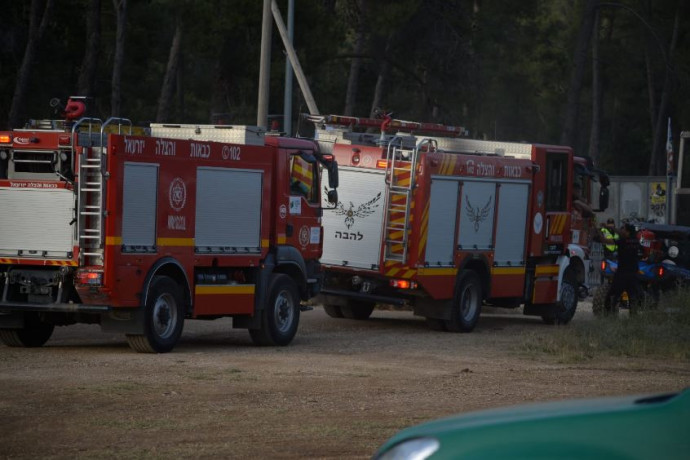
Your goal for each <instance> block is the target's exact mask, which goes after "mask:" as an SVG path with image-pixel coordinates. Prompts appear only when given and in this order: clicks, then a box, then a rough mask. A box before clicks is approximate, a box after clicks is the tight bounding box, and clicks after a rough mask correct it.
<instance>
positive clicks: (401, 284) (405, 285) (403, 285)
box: [390, 280, 417, 289]
mask: <svg viewBox="0 0 690 460" xmlns="http://www.w3.org/2000/svg"><path fill="white" fill-rule="evenodd" d="M390 285H391V287H394V288H397V289H416V288H417V283H415V282H414V281H409V280H391V281H390Z"/></svg>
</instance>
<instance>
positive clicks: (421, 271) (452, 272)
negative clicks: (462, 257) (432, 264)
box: [417, 268, 458, 276]
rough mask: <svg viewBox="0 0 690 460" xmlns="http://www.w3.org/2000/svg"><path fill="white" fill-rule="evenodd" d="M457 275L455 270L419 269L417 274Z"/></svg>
mask: <svg viewBox="0 0 690 460" xmlns="http://www.w3.org/2000/svg"><path fill="white" fill-rule="evenodd" d="M457 273H458V269H457V268H419V269H417V274H418V275H419V276H455V275H457Z"/></svg>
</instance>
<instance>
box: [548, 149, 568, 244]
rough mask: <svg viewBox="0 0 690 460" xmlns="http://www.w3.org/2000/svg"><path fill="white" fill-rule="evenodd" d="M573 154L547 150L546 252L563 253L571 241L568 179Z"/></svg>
mask: <svg viewBox="0 0 690 460" xmlns="http://www.w3.org/2000/svg"><path fill="white" fill-rule="evenodd" d="M571 162H572V156H571V155H570V154H568V153H565V152H546V187H545V203H544V205H545V214H546V215H545V228H544V230H545V232H544V239H545V245H544V253H545V254H562V253H563V250H564V248H565V246H566V245H567V244H568V243H569V242H570V235H569V234H568V232H569V230H570V225H569V224H570V222H569V219H570V214H569V212H568V209H569V200H570V197H569V196H568V190H569V187H568V181H569V179H570V168H569V166H570V164H571Z"/></svg>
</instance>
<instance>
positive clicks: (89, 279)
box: [77, 270, 103, 286]
mask: <svg viewBox="0 0 690 460" xmlns="http://www.w3.org/2000/svg"><path fill="white" fill-rule="evenodd" d="M77 283H78V284H86V285H89V286H101V285H102V284H103V272H100V271H91V270H85V271H80V272H79V273H77Z"/></svg>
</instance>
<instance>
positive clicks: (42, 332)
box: [0, 313, 55, 348]
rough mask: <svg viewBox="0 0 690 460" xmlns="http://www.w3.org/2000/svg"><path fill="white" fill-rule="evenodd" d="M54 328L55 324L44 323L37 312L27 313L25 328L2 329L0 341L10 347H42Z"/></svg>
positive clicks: (25, 315)
mask: <svg viewBox="0 0 690 460" xmlns="http://www.w3.org/2000/svg"><path fill="white" fill-rule="evenodd" d="M54 329H55V326H54V325H52V324H49V323H44V322H43V321H41V318H40V317H39V316H38V315H37V314H36V313H25V314H24V327H23V328H21V329H0V342H2V343H4V344H5V345H7V346H8V347H26V348H35V347H42V346H43V345H44V344H45V343H46V342H47V341H48V339H50V336H51V335H53V330H54Z"/></svg>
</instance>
